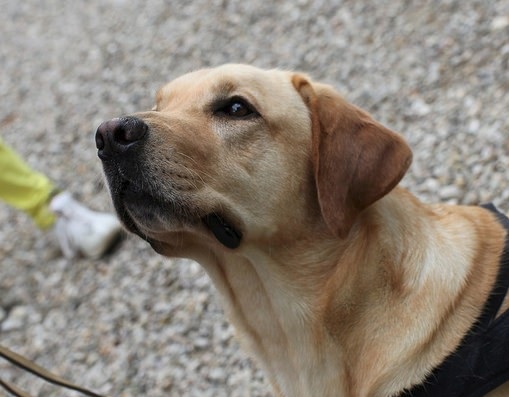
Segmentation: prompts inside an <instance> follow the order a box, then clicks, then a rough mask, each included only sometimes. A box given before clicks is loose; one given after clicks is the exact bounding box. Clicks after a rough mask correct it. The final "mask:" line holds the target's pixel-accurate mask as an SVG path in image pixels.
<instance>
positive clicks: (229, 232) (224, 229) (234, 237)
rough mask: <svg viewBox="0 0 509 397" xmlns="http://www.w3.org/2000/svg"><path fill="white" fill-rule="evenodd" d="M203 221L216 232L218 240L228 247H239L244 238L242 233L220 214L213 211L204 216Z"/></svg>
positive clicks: (213, 232)
mask: <svg viewBox="0 0 509 397" xmlns="http://www.w3.org/2000/svg"><path fill="white" fill-rule="evenodd" d="M203 223H205V225H206V226H207V227H208V228H209V230H210V231H211V232H212V234H214V236H215V237H216V239H217V241H219V242H220V243H221V244H223V245H224V246H225V247H227V248H232V249H233V248H237V247H238V246H239V245H240V241H241V240H242V233H240V232H239V231H238V230H236V229H235V228H233V227H232V226H231V225H230V224H229V223H228V222H226V221H225V220H224V219H223V218H222V217H221V216H220V215H218V214H216V213H212V214H209V215H207V216H206V217H205V218H203Z"/></svg>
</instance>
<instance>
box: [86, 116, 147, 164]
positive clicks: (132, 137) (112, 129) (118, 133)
mask: <svg viewBox="0 0 509 397" xmlns="http://www.w3.org/2000/svg"><path fill="white" fill-rule="evenodd" d="M147 134H148V125H147V124H145V122H144V121H143V120H140V119H138V118H136V117H121V118H117V119H112V120H108V121H105V122H104V123H102V124H101V125H100V126H99V128H97V132H96V133H95V145H96V146H97V149H98V150H97V154H98V156H99V157H100V158H101V160H106V159H109V158H111V157H114V156H116V155H119V154H123V153H125V152H127V151H128V150H129V149H131V148H133V147H135V146H136V145H137V144H139V143H140V142H141V141H143V139H144V138H145V137H146V136H147Z"/></svg>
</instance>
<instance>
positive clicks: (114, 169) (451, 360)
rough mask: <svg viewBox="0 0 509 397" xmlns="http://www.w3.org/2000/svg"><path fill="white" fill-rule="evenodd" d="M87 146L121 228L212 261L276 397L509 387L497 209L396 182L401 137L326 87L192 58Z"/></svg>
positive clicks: (404, 148) (370, 396)
mask: <svg viewBox="0 0 509 397" xmlns="http://www.w3.org/2000/svg"><path fill="white" fill-rule="evenodd" d="M96 144H97V148H98V155H99V157H100V158H101V160H102V162H103V166H104V170H105V174H106V176H107V180H108V183H109V187H110V191H111V195H112V198H113V202H114V205H115V208H116V210H117V213H118V215H119V217H120V218H121V220H122V221H123V223H124V224H125V226H126V227H127V229H129V230H130V231H132V232H134V233H136V234H138V235H139V236H140V237H142V238H143V239H145V240H147V241H148V242H149V243H150V244H151V245H152V247H153V248H154V250H155V251H157V252H158V253H160V254H162V255H165V256H171V257H186V258H192V259H194V260H196V261H198V262H199V263H200V264H201V265H202V266H203V267H204V268H205V270H206V271H207V272H208V274H209V275H210V277H211V279H212V281H213V282H214V284H215V286H216V287H217V288H218V290H219V292H220V295H221V297H222V300H223V304H224V308H225V311H226V314H227V315H228V317H229V319H230V321H231V322H232V323H233V325H234V326H235V328H236V331H237V334H238V337H239V338H240V340H241V343H242V345H243V346H244V347H245V348H246V349H247V350H249V351H250V352H251V353H252V354H253V355H254V357H256V359H257V360H258V363H259V364H260V365H261V366H262V367H263V369H264V370H265V372H266V374H267V376H268V378H269V379H270V381H271V383H272V385H273V388H274V391H275V394H276V395H277V396H285V397H299V396H313V397H318V396H324V397H325V396H334V397H389V396H398V397H399V396H412V397H414V396H433V397H436V396H447V397H454V396H458V397H459V396H462V397H463V396H468V397H470V396H482V395H488V394H486V393H488V392H489V393H491V394H489V396H492V397H493V396H508V395H509V387H507V386H504V382H505V380H506V378H508V377H509V371H508V368H507V364H506V361H507V362H509V356H507V354H508V352H509V351H508V350H507V348H506V347H507V346H509V343H508V339H507V337H506V339H505V340H502V341H501V339H500V338H503V335H502V336H501V335H500V334H501V332H499V331H500V327H498V328H496V327H495V329H494V331H495V333H496V335H495V336H494V337H491V339H489V338H490V332H492V331H493V330H492V328H494V326H493V324H495V325H496V324H497V323H500V322H501V321H500V319H504V313H505V312H506V310H507V309H508V308H509V299H507V298H506V299H505V300H504V296H505V289H504V280H505V279H507V272H506V273H504V269H505V268H506V266H505V265H504V266H503V265H502V263H503V262H504V261H505V260H506V259H507V258H505V256H504V252H505V251H504V247H505V241H506V237H507V229H506V227H505V226H507V225H506V220H505V218H504V217H503V215H501V214H500V213H498V212H497V211H496V210H495V208H494V207H490V208H483V207H466V206H450V205H425V204H423V203H421V202H420V201H419V200H417V199H416V198H415V197H414V196H413V195H412V194H410V193H409V192H407V191H406V190H404V189H402V188H399V187H397V186H396V185H397V184H398V182H399V181H400V180H401V178H402V177H403V175H404V174H405V172H406V171H407V168H408V167H409V165H410V163H411V158H412V154H411V151H410V149H409V147H408V145H407V144H406V143H405V141H404V140H403V139H402V138H401V137H400V136H398V135H397V134H395V133H394V132H392V131H390V130H389V129H387V128H385V127H384V126H382V125H380V124H379V123H378V122H376V121H375V120H373V119H372V118H371V117H370V116H369V115H368V114H367V113H366V112H364V111H363V110H361V109H359V108H357V107H355V106H353V105H351V104H350V103H348V102H346V101H345V100H344V99H343V98H342V97H341V96H340V95H339V94H338V93H337V92H336V91H335V90H334V89H333V88H331V87H330V86H327V85H323V84H319V83H316V82H313V81H312V80H310V79H309V78H308V77H307V76H305V75H302V74H298V73H292V72H285V71H278V70H270V71H265V70H260V69H257V68H255V67H251V66H246V65H225V66H221V67H218V68H213V69H205V70H199V71H196V72H193V73H190V74H187V75H184V76H182V77H180V78H178V79H176V80H174V81H173V82H170V83H169V84H167V85H165V86H164V87H162V88H161V89H160V90H159V92H158V93H157V97H156V104H155V106H154V108H153V109H152V110H151V111H147V112H142V113H136V114H134V115H131V116H127V117H122V118H117V119H113V120H110V121H107V122H104V123H103V124H102V125H101V126H100V127H99V128H98V130H97V133H96ZM504 225H505V226H504ZM497 280H498V281H497ZM497 288H498V289H497ZM505 319H509V318H508V317H507V316H505ZM502 325H503V324H502ZM506 328H507V322H506ZM497 330H498V331H497ZM497 332H498V333H497ZM506 333H507V332H506ZM484 334H487V337H488V339H489V340H485V339H479V338H481V337H483V335H484ZM497 337H498V339H497ZM493 339H495V341H493ZM490 343H491V344H490ZM497 343H498V344H497ZM478 346H481V347H484V346H488V347H490V348H489V349H487V350H489V351H490V352H491V353H490V352H488V353H489V354H488V353H484V350H485V349H484V348H478ZM504 348H505V350H504ZM501 355H502V357H503V359H502V360H501V359H500V357H501ZM504 355H505V356H504ZM458 357H459V360H458ZM455 360H456V361H455ZM484 362H487V363H488V365H484V364H483V363H484ZM497 363H498V364H497ZM504 365H505V367H504ZM502 367H503V368H502ZM476 371H480V372H476ZM504 371H505V372H504ZM501 373H502V374H506V375H508V376H506V377H505V378H504V376H501V375H500V374H501ZM479 379H481V381H480V380H479ZM495 389H496V390H495ZM475 393H477V394H475Z"/></svg>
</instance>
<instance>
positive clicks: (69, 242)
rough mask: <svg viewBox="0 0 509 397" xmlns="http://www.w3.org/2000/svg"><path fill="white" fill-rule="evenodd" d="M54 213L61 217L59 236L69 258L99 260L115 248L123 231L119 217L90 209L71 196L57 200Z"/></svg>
mask: <svg viewBox="0 0 509 397" xmlns="http://www.w3.org/2000/svg"><path fill="white" fill-rule="evenodd" d="M50 209H51V210H52V211H53V212H54V213H55V214H56V216H57V221H56V223H55V234H56V236H57V239H58V242H59V244H60V248H61V249H62V252H63V254H64V256H65V257H66V258H74V257H76V256H77V255H78V254H81V255H83V256H86V257H87V258H92V259H97V258H99V257H101V256H102V255H103V254H104V253H106V252H107V251H108V249H109V248H111V246H112V245H113V244H114V243H115V242H116V241H117V238H118V237H119V234H120V233H121V230H122V227H121V225H120V222H119V221H118V219H117V218H116V217H115V216H113V215H111V214H107V213H102V212H95V211H92V210H90V209H88V208H86V207H85V206H83V205H82V204H80V203H78V202H77V201H76V200H74V199H73V198H72V196H71V194H70V193H69V192H62V193H59V194H57V195H56V196H55V197H53V199H52V200H51V202H50Z"/></svg>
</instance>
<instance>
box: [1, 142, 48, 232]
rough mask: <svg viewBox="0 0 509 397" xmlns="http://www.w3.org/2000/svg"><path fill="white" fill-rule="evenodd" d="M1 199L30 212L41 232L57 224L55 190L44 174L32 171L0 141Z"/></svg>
mask: <svg viewBox="0 0 509 397" xmlns="http://www.w3.org/2000/svg"><path fill="white" fill-rule="evenodd" d="M0 170H1V171H0V199H2V200H3V201H5V202H6V203H7V204H9V205H11V206H13V207H14V208H17V209H19V210H22V211H24V212H26V213H27V214H28V215H30V217H31V218H32V219H33V220H34V222H35V224H36V225H37V226H38V227H39V228H41V229H48V228H50V227H52V226H53V225H54V223H55V220H56V218H55V215H54V214H53V212H52V211H51V210H50V209H49V200H50V196H51V194H52V193H53V192H54V190H55V187H54V186H53V184H52V183H51V181H50V180H49V179H48V178H47V177H46V176H44V175H43V174H41V173H39V172H36V171H34V170H32V169H31V168H30V167H29V166H28V165H27V164H26V163H25V162H24V161H23V159H22V158H21V157H20V156H18V155H17V154H16V153H15V152H14V151H13V150H12V149H11V148H10V147H9V146H7V145H6V144H5V143H4V142H3V141H2V139H1V138H0Z"/></svg>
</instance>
